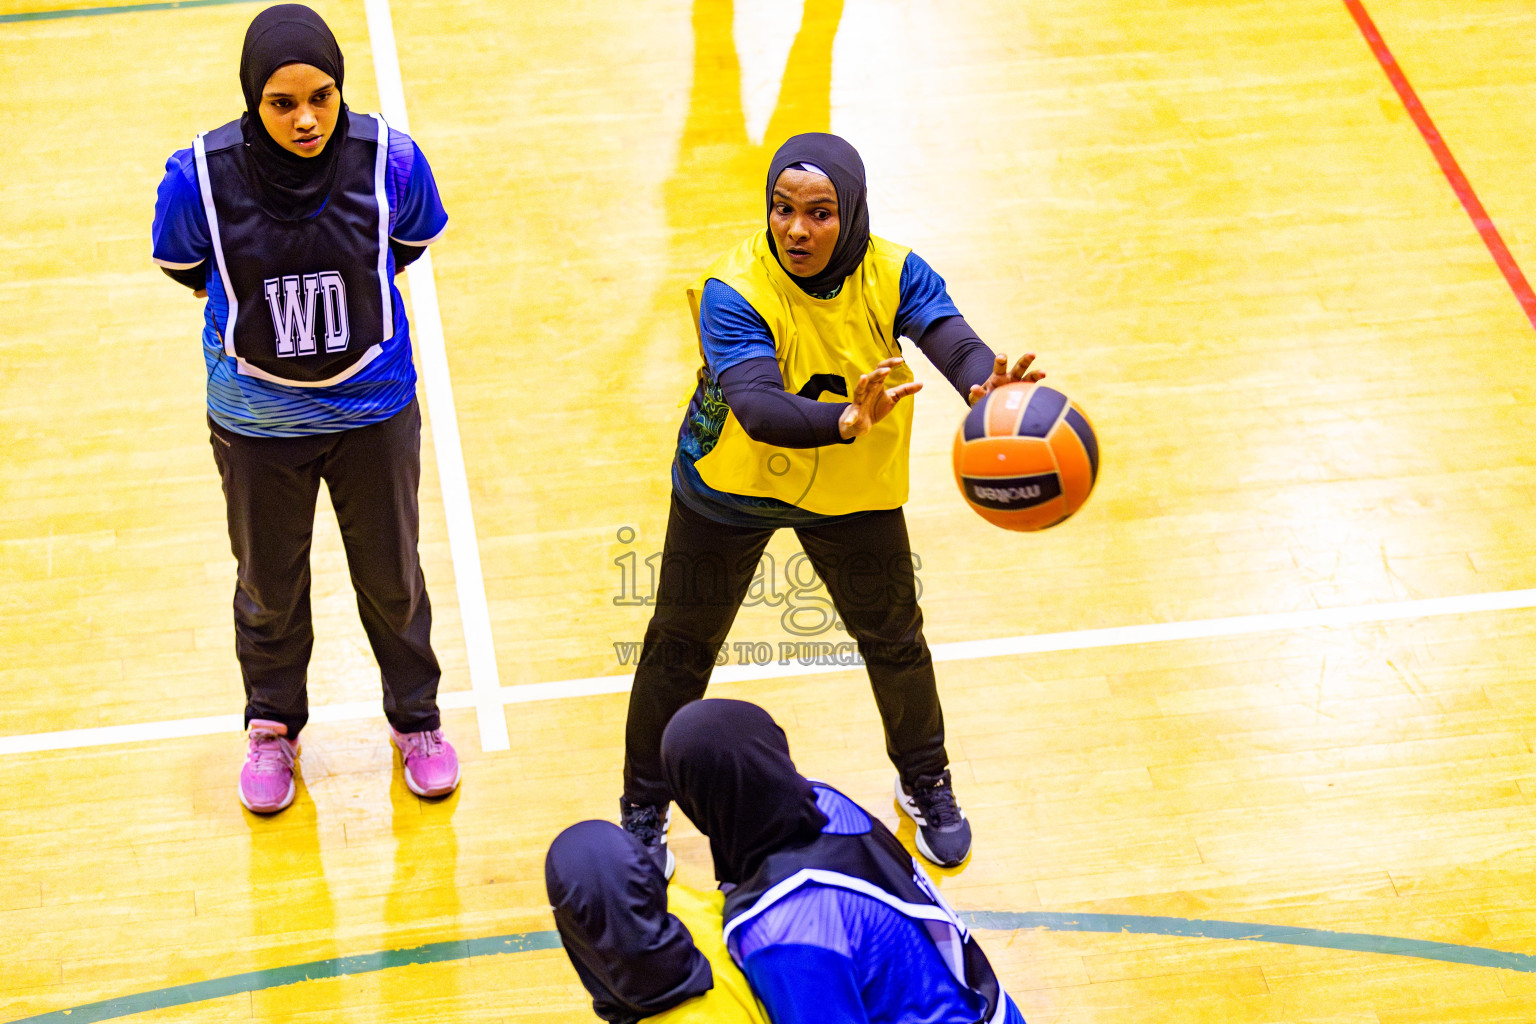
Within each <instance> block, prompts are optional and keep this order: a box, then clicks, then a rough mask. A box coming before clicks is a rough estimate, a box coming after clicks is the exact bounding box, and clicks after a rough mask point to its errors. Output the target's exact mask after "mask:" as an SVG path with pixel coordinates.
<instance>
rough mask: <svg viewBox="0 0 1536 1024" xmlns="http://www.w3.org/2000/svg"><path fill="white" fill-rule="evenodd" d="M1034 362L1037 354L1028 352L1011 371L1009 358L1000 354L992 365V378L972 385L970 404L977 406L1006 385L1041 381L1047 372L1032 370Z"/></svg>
mask: <svg viewBox="0 0 1536 1024" xmlns="http://www.w3.org/2000/svg"><path fill="white" fill-rule="evenodd" d="M1034 361H1035V354H1034V353H1033V352H1026V353H1024V354H1023V355H1022V356H1020V357H1019V361H1018V362H1016V363H1014V364H1013V369H1011V370H1010V369H1008V357H1007V356H1005V355H1003V354H1002V353H1001V352H999V353H998V355H997V359H996V360H995V361H994V362H993V363H992V376H990V377H988V378H987V380H986V383H984V384H972V385H971V394H970V403H971V404H972V405H975V404H976V403H977V402H979V401H981V400H982V399H983V398H985V397H987V395H989V394H991V393H992V390H993V389H994V388H1000V387H1002V386H1003V385H1004V384H1017V383H1019V382H1020V381H1023V382H1024V383H1025V384H1033V383H1034V382H1035V381H1037V380H1040V379H1041V378H1042V377H1044V376H1045V371H1044V370H1031V369H1030V368H1029V364H1031V363H1033V362H1034Z"/></svg>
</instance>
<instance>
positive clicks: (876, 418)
mask: <svg viewBox="0 0 1536 1024" xmlns="http://www.w3.org/2000/svg"><path fill="white" fill-rule="evenodd" d="M904 362H906V360H905V359H903V358H901V357H900V356H892V357H891V358H889V359H882V360H880V362H879V364H877V365H876V366H875V368H874V369H873V370H871V371H869V372H868V373H866V374H863V375H862V376H860V377H859V382H858V383H857V384H855V385H854V388H853V396H852V397H851V398H849V400H848V407H847V408H846V409H844V410H843V415H842V416H841V417H840V418H839V419H838V421H837V431H838V433H839V434H841V435H842V436H843V438H844V439H845V440H846V439H848V438H853V437H861V436H863V435H864V434H867V433H869V431H870V430H871V429H872V428H873V427H874V425H875V424H876V423H879V422H880V421H881V420H883V419H885V417H886V416H888V415H889V414H890V411H891V410H892V409H894V408H896V403H897V402H899V401H901V400H902V399H903V398H906V397H907V396H908V395H915V394H917V393H918V392H919V391H921V390H923V385H922V384H921V383H920V382H919V381H915V380H914V381H909V382H908V383H906V384H898V385H896V386H895V387H894V388H886V386H885V378H886V377H887V376H889V375H890V372H891V371H892V370H894V369H895V368H896V367H898V366H900V365H901V364H902V363H904Z"/></svg>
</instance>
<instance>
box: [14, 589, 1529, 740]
mask: <svg viewBox="0 0 1536 1024" xmlns="http://www.w3.org/2000/svg"><path fill="white" fill-rule="evenodd" d="M1523 608H1536V590H1505V591H1498V592H1494V593H1488V594H1462V595H1458V596H1456V597H1431V598H1425V599H1422V600H1418V601H1395V602H1392V603H1391V604H1375V605H1362V606H1359V607H1354V608H1321V609H1316V610H1313V611H1303V612H1275V613H1272V614H1267V615H1236V616H1232V617H1230V618H1223V619H1194V620H1191V621H1189V622H1159V623H1148V624H1145V625H1139V626H1112V627H1109V628H1107V629H1083V630H1077V631H1075V632H1069V633H1036V634H1034V635H1031V636H1010V637H1000V638H997V639H993V640H964V641H960V642H957V643H948V644H934V645H933V646H932V648H931V650H932V652H933V660H934V661H936V662H937V661H974V660H978V659H983V658H1002V657H1009V656H1013V655H1019V654H1045V653H1048V652H1052V651H1081V650H1089V649H1092V648H1098V647H1131V646H1136V645H1139V644H1156V643H1168V642H1170V641H1176V640H1209V639H1213V638H1217V637H1227V636H1243V635H1246V634H1250V633H1279V632H1288V631H1291V630H1300V629H1337V628H1341V627H1346V626H1359V625H1365V624H1369V623H1373V622H1393V621H1397V620H1400V619H1427V618H1435V617H1437V616H1442V615H1473V614H1478V613H1482V612H1497V611H1516V610H1519V609H1523ZM852 667H854V666H848V665H819V664H810V665H801V664H799V663H798V662H791V663H790V664H780V663H778V662H773V663H771V664H767V665H728V666H722V667H721V668H718V669H716V670H715V672H714V674H713V675H712V676H711V677H710V681H711V682H712V683H737V682H748V681H751V680H757V679H782V678H787V677H792V676H806V675H818V674H821V673H825V672H846V671H849V669H850V668H852ZM633 678H634V677H633V676H632V675H613V676H592V677H589V678H586V679H565V680H561V681H559V682H553V683H525V684H523V685H521V686H503V687H499V688H498V690H497V692H496V695H495V698H494V699H495V701H496V709H497V716H498V717H499V718H501V720H502V722H503V724H505V721H506V718H505V714H504V713H503V712H502V710H501V709H502V707H504V706H505V705H507V704H527V703H531V702H533V701H541V700H566V699H569V698H572V697H586V696H591V695H593V694H601V693H624V692H626V691H627V690H628V689H629V686H630V681H631V680H632V679H633ZM482 701H483V696H482V695H481V694H478V693H473V692H464V691H457V692H453V693H444V694H442V695H441V696H440V697H439V698H438V704H439V705H440V706H441V707H443V708H447V709H456V708H468V707H473V708H476V709H477V710H478V709H480V708H481V707H482V706H483V704H482ZM382 717H383V712H382V711H381V710H380V707H379V705H378V703H377V702H373V701H357V702H354V703H349V704H332V705H328V706H325V707H317V708H314V709H312V711H311V712H310V721H313V722H342V721H353V720H357V719H367V718H382ZM242 727H243V723H242V720H241V716H240V715H214V716H211V717H208V718H189V719H182V720H180V721H170V722H144V723H141V724H137V725H112V726H106V727H103V728H98V729H71V730H68V731H65V732H44V733H33V734H31V735H21V736H0V755H5V754H28V753H36V752H39V751H45V750H68V749H71V748H76V747H97V746H107V745H109V744H113V743H140V742H145V741H154V740H165V739H176V738H179V737H184V736H205V735H209V734H212V733H224V732H236V733H237V732H240V731H241V729H242Z"/></svg>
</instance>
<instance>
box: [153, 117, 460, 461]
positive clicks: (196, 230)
mask: <svg viewBox="0 0 1536 1024" xmlns="http://www.w3.org/2000/svg"><path fill="white" fill-rule="evenodd" d="M384 193H385V201H386V203H387V204H388V206H389V225H388V234H389V237H390V239H392V240H393V241H395V242H399V243H402V244H406V245H414V246H424V245H427V244H429V243H431V242H433V241H436V240H437V238H438V237H439V236H441V235H442V233H443V230H444V229H445V228H446V227H447V224H448V214H447V212H446V211H445V210H444V209H443V205H442V200H441V198H440V197H439V196H438V192H437V184H436V182H435V181H434V180H433V177H432V169H431V167H430V166H428V164H427V161H426V158H425V157H424V156H423V155H422V153H421V149H420V148H419V147H418V146H417V145H416V143H415V142H414V141H412V140H411V138H410V137H409V136H408V135H406V134H405V133H404V132H399V131H395V130H393V129H390V130H389V146H388V152H387V155H386V165H385V171H384ZM151 239H152V246H153V248H152V256H153V259H154V261H155V262H156V263H158V264H159V265H161V266H163V267H169V268H171V269H187V268H191V267H196V266H198V265H199V264H201V265H202V266H203V267H204V280H205V287H206V288H207V290H208V300H207V303H206V305H205V307H204V314H203V358H204V361H205V364H206V367H207V370H208V415H209V417H210V418H211V419H212V420H213V421H214V422H215V423H216V424H218V425H219V426H221V427H223V428H224V429H226V430H230V431H233V432H235V433H238V434H245V435H248V436H252V437H297V436H303V435H308V434H328V433H335V432H338V431H342V430H349V429H352V428H354V427H364V426H368V425H370V424H373V423H378V422H381V421H383V420H386V419H388V418H389V417H391V416H393V415H394V414H395V413H397V412H399V411H400V410H401V409H403V408H405V407H406V406H407V405H408V404H410V402H411V400H412V399H413V398H414V397H415V395H416V370H415V367H414V366H413V365H412V363H411V343H410V329H409V324H408V323H407V321H406V316H405V306H404V303H403V302H402V301H401V298H400V292H399V289H398V288H396V287H395V284H394V274H395V263H394V256H393V254H389V255H388V258H387V264H386V271H387V275H388V280H389V285H388V286H389V290H390V295H391V298H392V300H393V302H392V307H393V318H392V319H393V332H392V337H390V338H389V339H388V340H386V341H385V342H384V343H383V347H382V351H381V352H380V354H379V356H378V358H376V359H374V360H373V361H372V362H370V363H369V364H368V365H367V366H365V367H363V368H362V369H361V370H360V371H359V372H357V373H356V374H354V375H353V376H350V377H348V378H347V379H346V380H344V381H341V382H339V383H337V384H335V385H332V386H329V387H295V386H290V385H287V384H283V383H278V382H275V381H271V380H264V379H262V378H260V377H257V376H251V375H248V374H244V373H240V372H238V369H237V360H236V359H235V358H234V357H233V356H231V355H229V354H227V353H226V352H225V346H224V340H223V337H224V333H225V331H226V329H227V326H228V319H229V299H228V296H227V295H226V294H225V292H224V283H223V279H222V278H221V276H220V274H219V271H218V267H217V266H216V262H217V261H216V260H215V258H214V244H213V238H212V233H211V232H210V230H209V226H208V217H207V213H206V212H205V209H204V204H203V197H202V193H201V190H200V189H199V186H198V172H197V166H196V160H195V158H194V154H193V150H192V149H191V148H188V149H182V150H178V151H176V152H175V153H174V154H172V155H171V158H170V159H169V160H168V161H167V162H166V168H165V177H164V178H163V179H162V180H161V182H160V188H159V191H158V193H157V195H156V199H155V217H154V223H153V226H152V228H151Z"/></svg>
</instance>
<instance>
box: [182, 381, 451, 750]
mask: <svg viewBox="0 0 1536 1024" xmlns="http://www.w3.org/2000/svg"><path fill="white" fill-rule="evenodd" d="M209 429H210V431H211V437H210V439H209V440H210V443H211V444H212V445H213V457H214V461H215V462H216V463H218V467H219V475H220V477H221V478H222V479H223V482H224V499H225V503H226V505H227V506H228V512H229V542H230V547H231V549H232V550H233V551H234V554H235V561H236V562H237V563H238V574H237V577H236V582H235V656H236V657H237V658H238V659H239V661H240V674H241V675H242V676H243V677H244V680H245V698H246V704H245V720H246V723H247V724H249V723H250V721H251V719H253V718H264V719H268V720H270V721H275V722H282V723H283V724H284V725H286V726H287V727H288V735H289V737H290V738H292V737H294V736H297V735H298V733H299V730H300V729H302V728H303V727H304V723H305V722H307V721H308V720H309V699H308V695H307V693H306V692H305V680H306V674H307V670H308V667H309V656H310V651H311V649H312V648H313V647H314V630H313V628H312V626H311V624H310V610H309V581H310V576H309V548H310V540H311V538H312V537H313V534H314V525H315V501H316V498H317V497H318V495H319V492H320V482H321V481H322V480H324V481H325V484H326V486H327V487H328V488H329V489H330V495H331V504H332V505H333V506H335V509H336V519H337V523H338V524H339V525H340V527H341V537H342V541H343V543H344V545H345V547H346V552H347V568H348V569H349V570H350V572H351V575H352V587H353V589H354V590H355V591H356V592H357V610H358V614H359V615H360V616H361V617H362V620H363V630H364V632H366V633H367V634H368V642H369V644H370V645H371V646H372V647H373V654H374V657H375V658H376V659H377V660H378V663H379V671H380V674H381V675H382V677H383V682H384V713H385V715H386V716H387V717H388V719H389V722H390V724H391V725H393V726H394V727H395V728H396V729H398V730H400V731H401V732H419V731H421V730H425V729H436V728H438V725H439V721H438V712H437V684H438V681H439V679H440V678H441V675H442V673H441V671H440V670H439V668H438V665H437V657H436V656H435V655H434V654H433V653H432V643H431V639H430V637H431V632H432V605H431V603H430V602H429V601H428V600H427V586H426V580H425V579H424V577H423V576H422V573H421V561H420V559H419V557H418V555H417V537H418V533H419V514H418V507H417V503H416V488H417V484H418V482H419V480H420V478H421V411H420V409H418V408H417V405H416V402H415V401H412V402H411V404H410V405H409V406H407V407H406V408H405V409H402V410H401V411H400V412H399V413H397V414H395V415H394V416H392V417H391V418H389V419H387V420H385V421H384V422H382V423H375V424H373V425H372V426H367V427H359V428H356V429H353V430H345V431H342V432H340V433H336V434H318V435H314V436H310V437H292V438H288V437H247V436H245V435H243V434H236V433H233V432H231V431H228V430H225V429H223V428H222V427H218V426H215V425H214V424H213V423H212V422H210V423H209Z"/></svg>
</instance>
